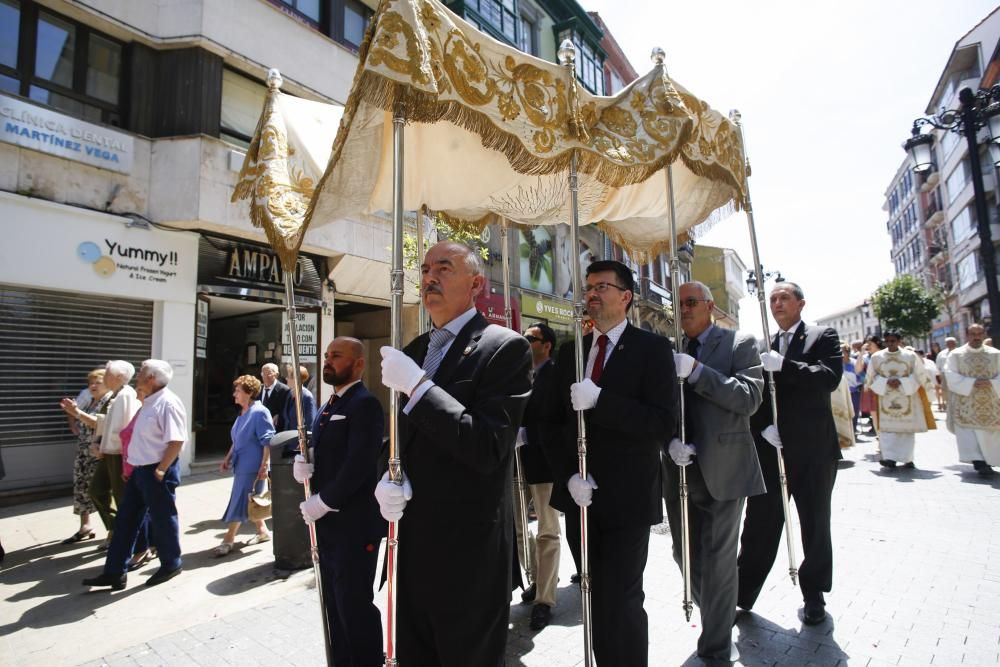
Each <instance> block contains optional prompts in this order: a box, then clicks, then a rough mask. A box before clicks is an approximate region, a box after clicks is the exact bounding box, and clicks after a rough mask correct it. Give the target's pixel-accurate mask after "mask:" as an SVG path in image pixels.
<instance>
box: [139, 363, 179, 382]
mask: <svg viewBox="0 0 1000 667" xmlns="http://www.w3.org/2000/svg"><path fill="white" fill-rule="evenodd" d="M141 372H142V373H146V374H147V375H149V377H151V378H153V380H155V381H156V384H157V386H159V387H166V386H167V385H168V384H170V381H171V380H172V379H173V377H174V369H173V367H172V366H171V365H170V364H168V363H167V362H165V361H164V360H163V359H146V361H144V362H142V370H141Z"/></svg>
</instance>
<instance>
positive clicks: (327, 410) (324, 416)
mask: <svg viewBox="0 0 1000 667" xmlns="http://www.w3.org/2000/svg"><path fill="white" fill-rule="evenodd" d="M339 398H340V396H338V395H337V394H334V395H333V396H331V397H330V400H329V401H327V402H326V406H325V407H324V408H323V412H322V413H321V414H320V416H319V423H318V424H317V425H316V430H317V431H322V430H323V428H324V427H325V426H326V425H327V424H329V423H330V416H331V415H332V414H333V404H334V403H336V402H337V400H338V399H339Z"/></svg>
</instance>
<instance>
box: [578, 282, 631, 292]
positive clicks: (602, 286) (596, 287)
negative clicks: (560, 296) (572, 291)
mask: <svg viewBox="0 0 1000 667" xmlns="http://www.w3.org/2000/svg"><path fill="white" fill-rule="evenodd" d="M611 287H614V288H615V289H616V290H621V291H622V292H626V291H628V290H627V289H626V288H624V287H619V286H618V285H615V284H614V283H594V284H593V285H584V286H583V293H584V294H590V293H591V292H601V293H602V294H603V293H604V292H607V291H608V289H609V288H611Z"/></svg>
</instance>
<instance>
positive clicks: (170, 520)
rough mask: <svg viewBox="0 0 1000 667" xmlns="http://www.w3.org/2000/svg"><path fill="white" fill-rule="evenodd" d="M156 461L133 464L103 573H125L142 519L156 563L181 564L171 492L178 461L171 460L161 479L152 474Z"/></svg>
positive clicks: (176, 480) (178, 478) (176, 478)
mask: <svg viewBox="0 0 1000 667" xmlns="http://www.w3.org/2000/svg"><path fill="white" fill-rule="evenodd" d="M157 465H158V464H155V463H154V464H150V465H146V466H137V467H136V468H135V470H133V471H132V476H131V477H129V479H128V483H127V484H126V486H125V497H124V498H122V504H121V507H119V508H118V515H117V516H116V517H115V532H114V535H113V536H112V538H111V546H110V547H109V548H108V557H107V560H105V562H104V573H105V574H109V575H112V576H118V575H122V574H125V572H126V570H127V567H128V561H129V558H131V556H132V553H133V552H134V550H135V543H136V539H137V538H138V537H139V534H140V532H141V530H142V527H143V522H144V521H147V520H148V522H149V537H150V542H152V545H153V546H154V547H156V552H157V555H158V556H159V559H160V567H161V568H162V569H164V570H166V571H170V570H176V569H177V568H179V567H180V566H181V543H180V526H179V524H178V522H177V503H176V495H175V493H174V491H175V489H176V488H177V485H178V484H180V481H181V475H180V465H179V463H178V462H177V461H174V462H173V463H172V464H171V465H170V467H169V468H167V474H166V475H164V477H163V481H162V482H161V481H160V480H158V479H157V478H156V466H157ZM147 514H148V519H147Z"/></svg>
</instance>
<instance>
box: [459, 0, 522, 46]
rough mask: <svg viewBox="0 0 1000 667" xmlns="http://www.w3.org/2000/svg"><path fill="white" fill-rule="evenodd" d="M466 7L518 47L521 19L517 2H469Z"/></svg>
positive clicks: (488, 0)
mask: <svg viewBox="0 0 1000 667" xmlns="http://www.w3.org/2000/svg"><path fill="white" fill-rule="evenodd" d="M465 5H466V7H467V8H468V7H471V8H472V10H473V11H475V12H476V14H477V15H478V16H479V17H480V18H481V19H482V22H483V23H485V24H486V25H488V26H490V27H491V28H493V31H495V32H497V33H499V35H501V36H502V37H503V39H504V40H506V41H507V42H508V43H510V44H514V45H518V44H519V41H518V36H517V25H518V23H519V22H520V20H521V17H520V16H519V15H518V14H517V7H516V6H515V0H468V1H467V2H466V3H465Z"/></svg>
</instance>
